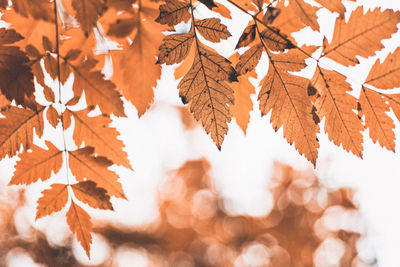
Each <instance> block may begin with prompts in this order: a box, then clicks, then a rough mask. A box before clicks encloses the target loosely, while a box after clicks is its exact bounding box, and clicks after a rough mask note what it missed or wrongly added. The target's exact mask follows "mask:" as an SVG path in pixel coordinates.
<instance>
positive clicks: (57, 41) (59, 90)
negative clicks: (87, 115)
mask: <svg viewBox="0 0 400 267" xmlns="http://www.w3.org/2000/svg"><path fill="white" fill-rule="evenodd" d="M54 20H55V27H56V54H57V76H58V77H57V79H58V102H59V103H60V104H61V105H62V104H63V103H62V101H61V88H62V86H61V71H60V69H61V68H60V42H59V38H58V37H59V32H58V12H57V0H54ZM60 114H61V127H62V129H61V130H62V137H63V143H64V154H65V172H66V177H67V185H70V183H69V176H68V169H69V168H68V150H67V142H66V138H65V129H64V116H63V110H62V108H61V109H60Z"/></svg>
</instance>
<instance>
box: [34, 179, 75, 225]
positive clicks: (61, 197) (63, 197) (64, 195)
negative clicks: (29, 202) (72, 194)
mask: <svg viewBox="0 0 400 267" xmlns="http://www.w3.org/2000/svg"><path fill="white" fill-rule="evenodd" d="M42 194H43V196H42V197H41V198H39V200H38V202H37V203H38V205H37V209H36V220H37V219H40V218H42V217H44V216H47V215H50V214H52V213H54V212H58V211H60V210H61V209H62V208H64V207H65V205H67V202H68V188H67V185H65V184H52V185H51V188H50V189H47V190H43V191H42Z"/></svg>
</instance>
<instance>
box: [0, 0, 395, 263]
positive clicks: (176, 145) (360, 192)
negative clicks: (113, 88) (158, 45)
mask: <svg viewBox="0 0 400 267" xmlns="http://www.w3.org/2000/svg"><path fill="white" fill-rule="evenodd" d="M361 2H362V3H363V4H364V5H365V6H366V7H373V6H376V5H380V6H383V7H388V8H394V9H395V10H399V9H400V1H398V0H393V1H390V0H387V1H384V0H380V1H378V0H377V1H367V0H364V1H358V2H357V4H358V3H361ZM346 6H347V7H351V6H352V5H351V3H348V2H346ZM196 11H197V12H199V13H197V14H198V15H199V16H200V15H203V14H206V13H207V12H206V10H205V9H201V8H199V9H197V10H196ZM232 11H233V14H232V17H235V18H237V17H240V18H241V20H240V23H238V24H235V25H234V24H232V22H230V21H228V20H224V22H225V24H226V25H228V29H229V31H230V32H231V33H232V36H233V37H232V38H229V39H228V40H227V41H225V42H223V44H222V45H220V46H218V47H219V48H223V49H224V50H223V53H224V55H226V56H229V55H230V54H232V53H233V48H234V47H235V45H236V42H237V39H238V38H239V36H240V34H241V32H242V30H243V28H244V27H245V26H246V25H247V20H248V18H246V16H243V14H241V13H239V12H237V13H236V12H235V10H232ZM318 14H319V15H320V16H321V17H323V18H324V19H323V20H320V21H319V22H320V24H321V28H322V30H326V29H328V28H329V25H330V23H332V22H333V15H332V14H330V13H329V12H324V11H320V12H319V13H318ZM347 15H348V14H347ZM298 36H299V37H300V38H306V39H313V40H314V39H315V40H318V38H321V37H320V36H315V34H312V32H311V30H305V31H302V32H301V34H298ZM328 36H329V34H328ZM399 40H400V35H399V34H396V38H395V40H392V41H390V42H386V43H385V45H387V49H386V50H385V52H384V53H381V55H383V56H386V55H387V53H388V52H392V51H393V50H394V49H395V47H396V46H397V45H399V44H400V41H399ZM261 62H262V63H264V65H265V63H266V59H265V58H264V59H262V60H261ZM361 62H362V63H365V64H367V65H366V66H367V68H366V69H365V68H364V69H361V70H360V69H358V68H352V69H346V68H343V69H342V70H343V71H346V72H347V73H348V74H349V76H350V77H351V78H352V80H351V82H354V81H363V79H364V78H365V75H366V72H365V71H368V68H369V67H370V66H371V64H372V63H373V61H371V60H370V61H366V60H361ZM326 64H328V65H329V66H332V67H334V66H333V65H332V64H331V62H326ZM258 70H259V71H260V72H263V73H265V69H263V68H262V67H261V68H260V69H258ZM363 71H364V73H363ZM71 81H72V80H71ZM177 84H178V82H177V81H174V80H173V67H166V68H164V69H163V74H162V78H161V80H160V81H159V82H158V86H157V88H156V89H155V96H156V98H155V103H154V104H153V105H152V107H151V109H150V110H149V111H148V112H147V113H146V114H145V115H144V116H142V117H141V118H140V119H138V117H137V114H136V109H135V108H134V107H133V106H132V105H130V104H128V103H126V105H125V107H126V113H127V118H123V119H115V121H114V123H113V125H114V126H115V127H117V128H118V130H119V131H120V132H121V139H122V140H123V141H124V142H125V144H126V151H127V152H128V154H129V159H130V160H131V163H132V165H133V168H134V169H135V172H131V171H129V170H127V169H124V168H119V167H113V169H114V170H116V171H117V173H118V174H119V175H120V176H121V183H122V184H123V187H124V190H125V192H126V195H127V197H128V199H129V200H128V201H122V200H113V203H114V209H115V212H98V211H94V210H91V211H90V214H91V215H92V214H94V217H97V218H102V219H103V218H107V219H110V220H112V221H114V222H115V223H118V224H119V225H140V224H143V223H147V222H151V221H153V220H154V219H155V218H156V217H157V211H156V208H157V191H158V188H159V186H160V185H162V183H163V181H165V179H166V175H165V172H166V171H167V170H172V169H176V168H179V166H180V165H181V164H183V163H184V162H185V161H186V160H189V159H196V158H199V157H202V156H204V157H206V158H207V159H208V160H209V161H210V162H211V164H212V170H211V175H212V177H213V178H214V179H215V180H214V181H215V185H216V187H217V189H218V190H220V192H221V193H222V194H223V196H224V197H225V198H226V208H227V209H228V211H230V212H232V213H247V214H250V215H255V216H261V215H265V214H266V213H267V212H268V210H269V209H270V207H271V200H270V198H271V197H270V195H268V194H267V192H266V190H267V185H268V180H269V178H270V174H271V170H272V164H273V161H274V160H278V161H282V162H285V163H288V164H290V165H293V166H295V167H296V168H299V169H307V168H312V165H311V164H310V163H309V162H308V161H306V160H305V158H304V157H302V156H300V155H299V154H298V153H297V151H296V150H295V149H294V147H293V146H290V145H289V144H288V143H287V142H286V141H285V139H284V138H283V136H282V129H281V130H279V131H278V132H275V131H274V130H273V129H272V127H271V125H270V123H269V116H265V117H263V118H261V116H260V112H259V110H258V103H257V102H256V95H253V96H252V99H253V102H254V111H253V112H252V113H251V121H250V124H249V128H248V130H247V135H246V136H245V135H244V134H243V133H242V131H241V130H240V128H239V127H238V126H237V125H236V124H235V122H232V123H230V129H229V132H228V135H227V136H226V138H225V141H224V144H223V146H222V151H221V152H220V151H218V149H217V148H216V146H215V145H214V144H213V142H212V140H211V138H210V137H209V136H207V135H206V134H205V132H204V130H203V129H201V128H197V129H195V130H191V131H187V130H185V129H184V127H183V125H182V123H181V120H180V116H179V112H178V111H177V110H176V109H175V107H174V106H181V105H182V103H181V101H180V99H179V97H178V90H177V89H176V88H177ZM355 90H356V92H357V87H356V86H355ZM258 91H259V89H257V93H258ZM322 125H323V124H321V126H322ZM399 127H400V125H399V123H398V122H396V133H397V131H398V129H399ZM321 128H322V129H321V134H319V135H318V138H319V140H320V146H321V148H320V150H319V158H318V161H317V167H316V170H315V171H316V172H317V174H318V175H319V177H320V178H321V179H322V181H323V182H324V183H325V184H327V185H329V186H332V187H339V186H352V187H354V188H356V190H357V195H356V197H357V199H358V201H359V203H360V209H361V211H362V213H363V215H364V217H365V219H366V224H367V227H368V230H369V238H370V241H371V243H372V246H373V249H374V251H375V253H376V256H377V259H378V262H379V266H380V267H398V266H399V262H400V259H399V252H400V211H399V209H398V206H399V203H400V193H399V192H400V191H399V188H400V164H399V154H398V153H397V154H394V153H392V152H389V151H386V150H384V149H382V148H380V147H379V146H378V145H376V144H373V143H372V142H371V140H370V139H369V137H368V133H367V131H366V132H365V133H364V140H365V142H364V159H362V160H361V159H359V158H357V157H356V156H354V155H352V154H350V153H347V152H346V151H344V150H343V149H341V148H339V147H336V146H334V145H333V143H332V142H330V141H329V140H328V138H327V136H326V135H325V134H323V127H321ZM59 131H60V128H59V129H57V130H54V131H50V132H49V133H50V134H52V136H54V137H57V136H60V135H59V134H58V133H60V132H59ZM397 138H398V139H399V135H398V134H397ZM56 139H57V138H56ZM55 141H56V142H60V140H55ZM40 143H41V142H40V141H38V144H40ZM396 144H397V149H399V147H400V146H399V141H398V140H397V142H396ZM59 147H61V146H59ZM15 160H16V157H15V158H13V159H12V160H3V161H1V162H0V170H1V171H0V173H1V174H2V179H1V185H2V188H4V186H5V185H6V184H7V183H8V181H9V179H10V177H11V176H12V172H13V168H12V166H13V163H14V162H15ZM64 174H65V169H64V167H63V169H62V170H61V172H60V174H59V175H58V176H57V177H59V176H60V175H64ZM52 181H54V180H53V179H52ZM48 185H49V182H46V183H38V184H37V185H34V186H31V187H29V189H28V194H27V195H28V202H29V204H28V205H27V206H26V207H25V208H23V209H22V210H21V211H19V212H18V213H17V217H18V218H19V219H18V221H19V222H21V223H20V225H21V226H20V228H21V229H19V230H20V232H21V233H22V234H26V235H29V231H30V230H29V227H28V226H27V224H25V223H23V222H24V221H26V222H30V223H32V224H33V225H34V226H35V227H37V228H39V229H41V230H45V231H46V232H47V233H48V236H49V239H50V241H51V242H54V243H62V242H63V240H64V241H65V238H66V235H63V234H61V233H62V232H63V231H65V230H67V226H66V224H65V215H64V213H63V212H64V211H63V212H61V213H59V214H58V215H53V216H50V217H46V218H43V219H41V220H39V221H37V222H35V221H34V217H35V216H34V214H35V211H36V206H35V205H36V204H35V202H36V200H37V198H38V197H39V196H40V191H42V190H43V189H44V188H45V186H48ZM49 224H50V225H51V227H48V226H49ZM95 239H98V237H95ZM96 243H98V245H97V244H96ZM103 245H104V244H103V243H102V242H101V240H99V242H96V241H95V242H94V247H95V248H94V249H93V250H92V255H93V262H92V263H95V262H96V254H99V257H103V256H104V254H105V253H96V252H100V251H102V250H104V248H102V246H103ZM76 251H77V252H76V253H77V254H78V256H79V255H80V256H79V258H80V259H81V260H82V261H86V259H85V257H84V254H83V252H82V251H81V250H80V249H79V247H78V248H77V249H76ZM95 251H96V252H95ZM15 253H19V252H15ZM121 253H124V254H123V255H124V257H125V258H128V262H129V259H130V258H129V253H128V252H125V251H124V252H121ZM134 255H135V257H138V255H137V254H134ZM97 260H100V259H98V258H97ZM11 266H17V265H11ZM121 266H125V265H124V264H121ZM143 266H144V265H143Z"/></svg>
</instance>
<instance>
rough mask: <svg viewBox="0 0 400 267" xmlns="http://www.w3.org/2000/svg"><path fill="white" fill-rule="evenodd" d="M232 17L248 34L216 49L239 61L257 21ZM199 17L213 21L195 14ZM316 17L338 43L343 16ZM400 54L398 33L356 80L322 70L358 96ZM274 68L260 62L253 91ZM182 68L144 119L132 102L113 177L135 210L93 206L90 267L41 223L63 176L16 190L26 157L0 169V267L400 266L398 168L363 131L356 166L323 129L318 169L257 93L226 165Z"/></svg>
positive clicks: (370, 4) (352, 71)
mask: <svg viewBox="0 0 400 267" xmlns="http://www.w3.org/2000/svg"><path fill="white" fill-rule="evenodd" d="M344 3H345V5H346V8H347V10H348V11H351V10H352V9H354V8H355V7H356V6H357V5H361V4H362V5H364V6H365V8H374V7H376V6H380V7H383V8H391V9H395V10H400V3H399V2H398V1H397V0H393V1H390V0H387V1H384V0H380V1H378V0H376V1H372V0H371V1H368V0H364V1H357V2H354V3H353V2H347V1H344ZM228 8H229V6H228ZM231 11H232V17H237V22H240V23H238V24H235V23H233V22H232V21H229V20H226V19H223V22H224V23H225V24H226V25H228V29H229V31H230V32H231V33H232V36H234V38H229V39H228V40H226V41H224V42H222V44H221V45H219V46H218V47H215V48H216V49H218V50H219V51H221V53H223V54H224V55H225V56H230V55H231V54H233V52H234V51H233V48H234V47H235V45H236V42H237V38H239V36H240V33H241V32H242V30H243V28H244V27H245V26H246V25H247V21H248V19H249V18H248V17H246V16H244V15H243V14H241V13H239V12H236V11H235V10H234V9H232V10H231ZM196 12H198V14H199V15H204V16H208V13H207V10H206V9H202V8H201V7H199V8H198V9H196ZM349 14H350V13H349V12H348V13H346V17H347V18H348V16H349ZM318 16H319V18H320V19H319V23H320V25H321V29H322V30H323V31H325V34H326V36H327V37H328V39H329V38H331V36H332V26H333V23H334V19H335V15H334V14H332V13H330V12H328V11H326V10H325V11H324V10H320V11H318ZM179 27H181V28H182V29H184V28H185V27H186V26H185V25H180V26H179ZM294 37H296V39H297V40H298V42H299V43H300V44H301V42H302V40H307V41H308V42H311V43H313V42H314V43H315V44H317V43H320V42H321V40H322V36H316V35H315V33H314V32H312V31H311V29H309V28H305V29H303V30H301V31H300V32H298V33H295V34H294ZM399 40H400V34H398V33H397V34H395V35H394V36H393V38H392V39H391V40H390V41H384V44H385V47H386V48H385V49H384V50H383V51H380V52H378V53H377V56H376V57H373V58H369V59H360V62H361V65H359V66H356V67H352V68H343V66H339V65H334V64H333V62H325V63H326V64H328V65H329V66H331V67H334V68H339V69H340V70H341V71H342V72H344V73H347V74H348V76H349V77H350V79H348V81H349V82H350V83H351V84H352V86H353V89H354V92H353V93H354V94H355V95H357V94H358V92H359V88H360V84H361V83H362V81H363V80H364V78H365V76H366V75H367V72H368V70H369V68H370V67H371V66H372V64H373V63H374V60H376V58H381V59H383V58H385V57H386V56H387V54H388V53H390V52H392V51H394V49H395V48H396V47H397V46H399V44H400V41H399ZM240 52H242V51H240ZM266 63H267V59H266V58H265V57H262V59H261V64H260V67H259V68H257V73H258V74H259V77H262V76H263V74H265V73H266V71H267V69H266V67H265V66H267V64H266ZM308 63H309V65H310V68H312V67H313V64H315V63H314V62H312V61H310V62H308ZM175 68H176V66H168V67H164V68H163V73H162V77H161V79H160V80H159V81H158V86H157V88H155V97H156V98H155V101H154V104H153V105H152V107H151V109H150V110H148V111H147V112H146V113H145V115H143V116H142V117H141V118H138V116H137V112H136V109H135V108H134V107H133V106H132V105H131V104H129V103H128V102H126V103H125V107H126V113H127V118H114V122H113V124H112V126H113V127H116V128H117V129H118V130H119V131H120V132H121V137H120V138H121V139H122V140H123V141H124V142H125V144H126V148H125V150H126V151H127V152H128V154H129V160H130V161H131V164H132V166H133V168H134V170H135V171H134V172H132V171H130V170H127V169H124V168H122V167H117V166H112V167H111V168H112V169H113V170H115V171H116V172H117V173H118V174H119V175H120V177H121V178H120V181H121V183H122V185H123V188H124V190H125V193H126V195H127V198H128V200H127V201H126V200H116V199H112V202H113V206H114V209H115V211H114V212H111V211H99V210H95V209H91V208H89V207H88V206H85V209H86V210H88V211H89V213H90V215H91V216H92V220H93V224H94V232H95V233H94V234H93V244H92V250H91V255H92V256H91V259H90V260H89V259H88V258H87V257H86V254H85V253H84V251H83V249H82V248H81V247H80V245H79V243H78V242H77V241H76V240H75V238H73V236H72V235H71V233H70V231H69V229H68V226H67V224H66V222H65V212H66V210H65V209H64V210H62V211H61V212H59V213H56V214H54V215H51V216H48V217H45V218H42V219H40V220H38V221H35V212H36V201H37V199H38V198H39V197H40V192H41V191H42V190H43V189H46V188H48V187H49V184H50V183H51V182H54V181H55V180H56V179H60V180H62V181H64V180H65V178H64V176H65V174H66V171H67V170H66V169H64V167H63V169H61V171H60V172H59V173H58V174H57V175H53V177H52V179H50V180H49V181H46V182H38V183H36V184H35V185H32V186H29V187H16V186H12V187H10V186H7V184H8V182H9V180H10V178H11V177H12V174H13V172H14V167H13V166H14V164H15V162H16V160H17V159H18V157H14V158H11V159H8V158H7V159H5V160H2V161H1V162H0V173H1V179H0V266H13V267H14V266H18V267H19V266H135V267H136V266H138V267H147V266H174V267H175V266H178V267H192V266H237V267H242V266H260V267H261V266H274V267H275V266H277V267H280V266H285V267H286V266H293V267H303V266H304V267H306V266H317V267H333V266H339V267H366V266H374V267H377V266H379V267H398V266H400V257H399V255H400V253H399V252H400V211H399V208H398V207H399V203H400V194H399V188H400V164H399V155H398V154H395V153H392V152H389V151H386V150H384V149H382V148H380V147H379V146H378V145H377V144H373V143H372V142H371V141H370V139H369V138H368V132H367V131H366V132H364V133H363V134H364V140H365V142H364V148H365V150H364V158H363V159H359V158H357V157H355V156H354V155H352V154H349V153H347V152H346V151H344V150H343V149H342V148H340V147H336V146H334V145H333V143H331V142H330V141H329V140H328V138H327V136H326V135H325V134H324V133H323V132H324V131H323V127H322V129H321V134H319V135H318V138H319V140H320V146H321V148H320V150H319V158H318V161H317V165H316V168H313V166H312V165H311V164H310V163H309V162H307V161H306V159H305V158H303V157H302V156H300V155H299V154H298V153H297V151H296V150H295V149H294V148H293V147H292V146H291V145H289V144H288V143H287V142H286V141H285V140H284V138H283V134H282V129H280V130H278V131H277V132H275V131H274V130H273V129H272V127H271V125H270V123H269V116H265V117H261V116H260V112H259V110H258V103H257V101H256V99H257V97H256V95H257V93H258V91H259V88H256V94H254V95H252V100H253V103H254V108H253V111H252V112H251V113H250V123H249V125H248V128H247V131H246V133H244V132H243V131H242V129H240V128H239V127H238V126H237V124H236V123H235V121H234V120H233V121H232V122H231V123H230V124H229V127H230V130H229V132H228V135H227V136H226V138H225V141H224V144H223V146H222V151H218V149H217V148H216V146H215V145H214V144H213V142H212V140H211V138H210V137H209V136H207V135H206V133H205V132H204V130H203V129H202V128H201V127H200V126H199V125H198V123H197V122H196V121H194V120H193V119H192V116H191V115H190V113H189V112H188V110H187V108H186V107H184V106H183V104H182V103H181V102H180V99H179V97H178V90H177V89H176V88H177V84H178V81H175V80H174V78H173V71H174V69H175ZM305 75H307V73H305ZM259 80H260V79H254V80H251V82H252V83H253V84H258V82H259ZM71 84H72V81H70V83H69V85H71ZM67 86H68V85H67ZM395 124H396V129H399V126H400V125H399V123H398V122H397V123H395ZM321 125H323V123H322V124H321ZM47 129H50V127H47ZM49 131H50V130H49ZM45 134H46V132H45ZM47 134H53V135H54V138H56V139H57V138H58V137H57V136H59V135H56V134H54V132H47ZM70 134H71V132H69V133H67V136H70ZM35 138H36V139H35V142H36V143H37V144H42V143H43V141H42V140H39V139H37V137H35ZM396 143H397V147H399V144H398V141H396ZM70 175H71V174H70Z"/></svg>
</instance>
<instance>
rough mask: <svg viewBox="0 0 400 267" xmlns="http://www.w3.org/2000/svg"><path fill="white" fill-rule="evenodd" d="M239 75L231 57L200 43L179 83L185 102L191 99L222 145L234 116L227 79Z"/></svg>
mask: <svg viewBox="0 0 400 267" xmlns="http://www.w3.org/2000/svg"><path fill="white" fill-rule="evenodd" d="M236 76H237V74H236V72H235V70H234V69H233V68H232V66H231V63H230V61H228V60H227V59H225V58H224V57H222V56H220V55H218V54H216V53H214V52H212V51H210V50H208V49H206V48H204V47H203V46H200V45H199V46H198V47H197V51H196V56H195V59H194V61H193V65H192V67H191V69H190V70H189V72H188V73H187V74H186V75H185V76H184V77H183V79H182V80H181V81H180V83H179V85H178V88H179V96H180V97H181V99H182V102H183V103H184V104H186V103H190V111H191V112H192V113H193V114H194V117H195V119H196V120H197V121H201V123H202V125H203V127H204V129H205V130H206V132H207V133H211V138H212V139H213V140H214V142H215V144H216V145H217V147H218V148H219V149H221V145H222V142H223V140H224V135H225V134H226V133H227V131H228V124H227V123H228V122H230V121H231V118H232V115H231V112H230V110H229V106H228V105H229V104H233V102H234V98H233V90H232V89H231V88H230V87H229V86H228V85H226V83H225V82H224V81H225V80H229V81H237V78H236Z"/></svg>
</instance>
